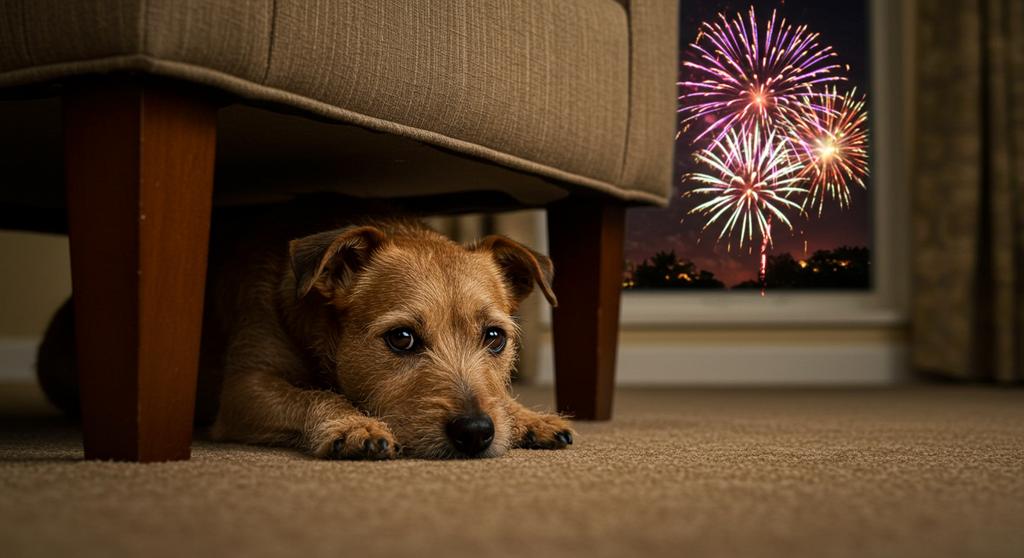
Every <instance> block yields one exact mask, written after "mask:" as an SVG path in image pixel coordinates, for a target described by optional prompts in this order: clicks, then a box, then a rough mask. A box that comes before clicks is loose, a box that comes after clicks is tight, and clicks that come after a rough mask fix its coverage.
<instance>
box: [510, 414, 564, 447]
mask: <svg viewBox="0 0 1024 558" xmlns="http://www.w3.org/2000/svg"><path fill="white" fill-rule="evenodd" d="M517 426H518V428H517V430H518V431H519V433H520V435H519V439H518V440H517V442H516V445H515V446H516V447H518V448H526V449H562V448H564V447H566V446H568V445H571V444H572V436H573V430H572V426H571V425H570V424H569V421H567V420H565V419H564V418H562V417H560V416H558V415H553V414H541V413H531V414H530V416H528V417H520V420H519V423H518V424H517Z"/></svg>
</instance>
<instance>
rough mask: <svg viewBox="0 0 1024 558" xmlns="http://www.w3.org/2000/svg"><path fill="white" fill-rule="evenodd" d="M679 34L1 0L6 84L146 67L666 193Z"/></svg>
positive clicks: (668, 9)
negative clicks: (676, 50) (676, 45)
mask: <svg viewBox="0 0 1024 558" xmlns="http://www.w3.org/2000/svg"><path fill="white" fill-rule="evenodd" d="M675 44H676V34H675V2H672V1H671V0H636V1H632V2H628V3H627V5H626V6H625V7H624V6H623V5H620V4H619V3H618V2H615V1H613V0H543V1H541V0H529V1H525V0H523V1H515V2H497V1H480V2H456V1H446V0H429V1H417V2H406V1H404V0H390V1H380V0H347V1H327V0H324V1H315V2H314V1H307V0H278V1H276V2H272V1H269V0H248V1H245V2H241V1H237V0H236V1H228V0H189V1H175V0H149V1H146V2H143V1H142V0H118V1H113V0H43V1H31V2H29V1H15V0H0V94H2V89H5V88H6V89H9V88H12V87H15V86H25V85H33V84H40V83H46V82H51V81H59V80H62V79H66V78H67V77H69V76H75V75H82V74H93V73H104V72H112V71H123V70H133V71H143V72H148V73H153V74H159V75H166V76H171V77H175V78H180V79H185V80H190V81H195V82H198V83H202V84H206V85H211V86H214V87H217V88H220V89H224V90H226V91H229V92H231V93H233V94H235V95H237V96H239V97H240V98H241V99H243V100H250V101H260V102H261V106H265V105H266V104H267V103H270V106H271V107H273V108H275V109H282V108H284V109H298V110H300V111H301V112H302V113H306V114H313V115H316V116H318V117H321V118H325V119H328V120H330V121H333V122H344V123H351V124H357V125H360V126H363V127H366V128H370V129H375V130H380V131H385V132H390V133H392V134H395V135H398V136H404V137H406V138H411V139H413V140H419V141H423V142H427V143H429V144H432V145H436V146H441V147H444V148H448V149H451V150H454V151H457V152H460V153H464V154H468V155H472V156H476V157H480V158H483V159H486V160H489V161H492V162H497V163H499V164H501V165H504V166H506V167H509V168H512V169H516V170H520V171H527V172H530V173H534V174H538V175H541V176H544V177H547V178H553V179H556V180H558V181H561V182H564V183H566V184H567V185H569V186H570V187H572V186H574V185H575V186H583V187H589V188H593V189H597V190H601V191H603V192H606V193H609V194H612V195H615V196H617V197H620V198H623V199H626V200H631V201H639V202H648V203H663V202H664V199H665V196H666V195H667V193H668V191H669V186H670V180H669V172H670V171H671V147H672V143H671V142H672V126H673V124H674V115H673V111H674V89H673V86H672V84H673V83H674V72H675V53H674V50H675ZM3 108H4V109H6V110H7V112H5V113H4V114H2V115H0V117H8V118H16V117H17V112H18V111H17V110H16V107H15V108H12V107H11V106H8V105H6V104H5V107H3ZM244 181H245V180H244V177H242V178H241V179H240V180H238V182H244ZM478 186H479V187H485V186H486V185H478Z"/></svg>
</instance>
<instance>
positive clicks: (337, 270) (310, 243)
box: [288, 227, 384, 298]
mask: <svg viewBox="0 0 1024 558" xmlns="http://www.w3.org/2000/svg"><path fill="white" fill-rule="evenodd" d="M383 241H384V233H383V232H381V231H380V229H377V228H375V227H348V228H344V229H337V230H333V231H327V232H322V233H317V234H314V235H310V236H307V237H303V238H299V239H296V240H293V241H291V242H290V243H289V244H288V255H289V256H290V257H291V261H292V272H293V273H294V274H295V289H296V291H295V293H296V296H298V298H302V297H304V296H306V295H307V294H309V291H311V290H313V289H314V288H315V289H316V290H317V291H319V292H320V294H322V295H324V296H325V297H330V296H331V295H332V294H333V293H334V291H336V290H337V289H339V288H341V287H343V286H345V285H347V284H349V283H350V282H351V280H352V277H353V275H354V274H355V273H356V272H358V271H359V270H360V269H362V268H363V267H364V266H365V265H366V263H367V262H369V261H370V256H371V255H372V254H373V252H374V250H376V249H377V248H378V247H379V246H380V245H381V243H382V242H383Z"/></svg>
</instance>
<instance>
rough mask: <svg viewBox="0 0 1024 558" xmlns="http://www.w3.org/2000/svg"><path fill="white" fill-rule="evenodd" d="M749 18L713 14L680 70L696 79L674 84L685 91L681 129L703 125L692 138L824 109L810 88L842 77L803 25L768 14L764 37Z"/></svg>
mask: <svg viewBox="0 0 1024 558" xmlns="http://www.w3.org/2000/svg"><path fill="white" fill-rule="evenodd" d="M748 19H749V21H745V20H744V19H743V17H741V16H740V15H739V14H736V17H735V18H734V19H732V20H729V19H726V17H725V15H724V14H718V19H717V20H716V21H713V22H704V23H703V24H701V27H700V32H699V33H698V35H697V40H696V41H694V42H693V43H692V44H691V45H690V48H691V49H692V50H693V51H694V52H695V53H696V55H697V60H696V61H687V62H684V66H686V67H687V68H690V69H692V70H693V71H694V72H695V74H696V77H695V80H694V81H684V82H682V83H680V85H682V86H683V87H684V89H685V90H686V92H685V93H684V94H683V95H681V96H680V97H679V100H680V101H682V108H681V109H680V112H682V113H684V114H685V115H686V116H685V117H684V118H683V124H684V126H688V125H690V124H692V123H694V122H706V123H708V124H709V125H708V127H707V128H706V129H704V130H703V131H702V132H701V133H700V135H699V136H698V137H697V139H698V140H700V139H701V138H703V137H704V136H705V135H708V134H713V136H714V139H713V141H718V140H720V139H721V138H722V137H724V136H725V134H726V133H727V132H728V131H729V130H731V129H737V131H740V129H742V130H750V129H751V128H752V127H753V125H754V124H757V125H759V126H761V127H762V128H770V127H772V126H774V125H776V124H779V123H787V122H792V121H794V120H796V119H798V118H799V117H800V114H799V113H800V112H801V111H802V110H803V109H804V107H807V106H810V107H813V108H815V109H816V110H824V107H822V106H820V96H819V95H816V94H815V93H813V88H814V87H815V86H817V85H821V84H826V83H829V82H834V81H839V80H843V79H844V78H843V77H842V76H840V75H837V74H836V72H837V71H838V70H839V69H840V66H839V64H837V63H836V62H835V56H836V53H835V52H833V50H832V47H830V46H822V45H820V44H819V43H818V34H817V33H810V32H808V30H807V27H806V26H799V27H796V28H794V27H793V26H792V25H791V24H788V23H787V22H786V20H785V19H783V20H782V22H781V23H777V22H776V14H775V12H774V11H773V12H772V17H771V19H770V20H769V21H768V24H767V26H766V27H765V29H764V33H763V35H762V34H760V33H759V29H758V24H757V19H756V17H755V15H754V8H753V6H751V8H750V13H749V17H748ZM762 37H763V40H762Z"/></svg>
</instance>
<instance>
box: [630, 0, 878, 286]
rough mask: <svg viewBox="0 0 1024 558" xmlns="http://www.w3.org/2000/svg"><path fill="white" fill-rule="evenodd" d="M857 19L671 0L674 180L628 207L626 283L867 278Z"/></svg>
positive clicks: (855, 15)
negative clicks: (667, 191)
mask: <svg viewBox="0 0 1024 558" xmlns="http://www.w3.org/2000/svg"><path fill="white" fill-rule="evenodd" d="M867 24H868V14H867V2H866V0H849V1H843V2H821V1H820V0H773V1H761V2H753V3H750V2H749V0H748V1H746V2H729V1H719V2H704V1H700V2H698V1H696V0H684V1H683V2H682V5H681V14H680V22H679V25H680V74H679V82H680V83H679V113H678V114H677V117H678V121H679V133H678V136H677V141H676V167H675V172H676V175H675V176H676V179H675V186H674V191H673V195H672V198H671V203H670V205H669V207H668V208H665V209H660V208H638V209H633V210H630V212H629V214H628V217H627V240H626V258H627V261H626V272H625V279H624V283H625V286H626V287H627V288H633V289H652V288H655V289H657V288H668V289H693V288H712V289H723V288H732V289H736V288H754V289H758V288H763V287H765V288H766V289H767V291H769V292H770V291H772V290H775V289H822V288H831V289H859V290H864V289H868V288H869V287H870V276H871V273H870V260H871V258H870V254H871V248H872V226H871V200H870V197H871V194H872V183H871V175H870V158H869V155H870V142H869V141H868V140H869V128H870V124H871V122H870V118H869V110H868V109H869V98H868V96H867V92H868V91H869V83H868V75H869V68H868V62H869V52H868V46H867V45H868V43H869V41H868V27H867ZM766 239H768V241H767V242H766Z"/></svg>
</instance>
